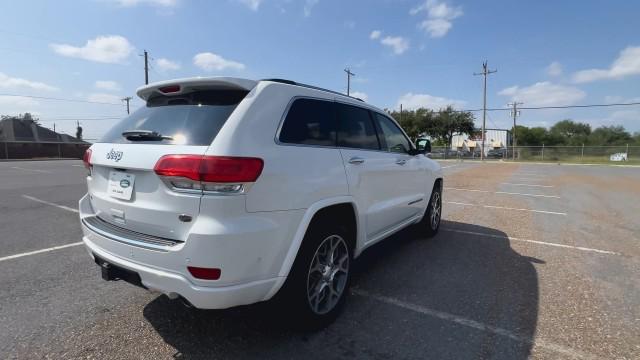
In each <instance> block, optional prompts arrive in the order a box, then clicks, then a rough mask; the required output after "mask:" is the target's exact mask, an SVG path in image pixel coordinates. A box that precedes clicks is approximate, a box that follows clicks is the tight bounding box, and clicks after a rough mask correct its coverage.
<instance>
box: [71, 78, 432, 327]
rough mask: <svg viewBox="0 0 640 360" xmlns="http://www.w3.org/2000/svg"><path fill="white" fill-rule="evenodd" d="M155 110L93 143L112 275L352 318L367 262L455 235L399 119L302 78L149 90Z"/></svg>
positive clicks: (87, 219)
mask: <svg viewBox="0 0 640 360" xmlns="http://www.w3.org/2000/svg"><path fill="white" fill-rule="evenodd" d="M137 94H138V96H139V97H140V98H142V99H143V100H144V101H146V106H144V107H142V108H140V109H139V110H137V111H135V112H134V113H133V114H131V115H130V116H128V117H127V118H125V119H124V120H122V121H121V122H119V123H118V124H117V125H115V126H114V127H113V128H112V129H111V130H110V131H109V132H108V133H107V134H106V135H105V136H104V138H103V139H101V140H100V141H98V142H96V143H95V144H93V145H92V146H91V148H90V149H89V150H87V153H86V154H85V158H84V162H85V165H86V167H87V168H88V170H89V174H88V176H87V185H88V194H87V195H85V196H84V197H83V198H82V199H81V200H80V204H79V205H80V206H79V209H80V219H81V223H82V230H83V233H84V237H83V240H84V243H85V244H86V246H87V248H88V250H89V253H90V254H91V256H92V257H93V258H94V260H95V261H96V263H97V264H98V265H100V267H101V271H102V277H103V278H104V279H106V280H117V279H122V280H125V281H128V282H130V283H133V284H136V285H139V286H142V287H144V288H148V289H153V290H157V291H160V292H162V293H165V294H166V295H168V296H169V298H172V299H177V298H180V299H182V300H184V301H185V302H187V303H188V304H191V305H192V306H194V307H196V308H202V309H222V308H228V307H232V306H237V305H244V304H251V303H256V302H260V301H265V300H268V299H271V298H272V297H274V296H276V295H277V296H278V298H282V299H285V300H286V301H287V304H288V305H289V306H290V307H289V309H294V310H297V311H298V313H299V315H300V317H301V318H304V319H308V320H311V321H323V320H326V319H330V318H332V317H333V316H335V314H336V313H337V311H338V310H339V308H341V305H342V304H343V302H344V298H345V295H346V292H347V289H348V286H349V278H350V276H351V271H352V262H353V259H355V258H356V257H358V255H360V254H361V253H362V251H363V250H364V249H366V248H367V247H369V246H371V245H373V244H375V243H376V242H378V241H380V240H382V239H384V238H386V237H388V236H389V235H391V234H393V233H395V232H397V231H399V230H401V229H403V228H405V227H407V226H409V225H412V224H418V225H417V227H418V228H419V229H421V231H422V232H423V235H425V236H431V235H434V234H435V233H436V232H437V230H438V227H439V225H440V214H441V206H442V205H441V204H442V201H441V193H442V171H441V168H440V166H439V165H438V164H437V163H436V162H434V161H433V160H431V159H429V158H428V157H426V156H425V153H426V152H427V151H429V149H430V147H431V146H430V144H428V143H427V144H424V140H420V143H419V145H420V146H419V147H420V149H418V148H417V147H416V146H414V144H412V142H411V141H410V140H409V138H408V137H407V135H406V134H405V133H404V132H403V131H402V129H401V128H400V127H399V126H398V124H397V123H396V122H395V121H394V120H393V119H392V118H391V117H390V116H389V115H388V114H387V113H385V112H384V111H382V110H380V109H377V108H375V107H373V106H371V105H368V104H366V103H364V102H363V101H361V100H359V99H356V98H352V97H349V96H345V95H342V94H339V93H336V92H333V91H329V90H325V89H321V88H317V87H313V86H309V85H304V84H299V83H295V82H292V81H288V80H280V79H270V80H261V81H253V80H246V79H238V78H226V77H219V78H192V79H180V80H173V81H165V82H161V83H156V84H152V85H148V86H144V87H141V88H140V89H138V91H137Z"/></svg>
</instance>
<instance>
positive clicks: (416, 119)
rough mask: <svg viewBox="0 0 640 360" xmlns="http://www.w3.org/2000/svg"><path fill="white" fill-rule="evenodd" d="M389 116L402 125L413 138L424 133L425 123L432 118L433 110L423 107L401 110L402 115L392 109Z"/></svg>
mask: <svg viewBox="0 0 640 360" xmlns="http://www.w3.org/2000/svg"><path fill="white" fill-rule="evenodd" d="M391 116H392V117H393V118H394V119H396V121H397V122H398V123H399V124H400V126H402V128H403V129H404V131H405V132H406V133H407V135H409V137H410V138H411V139H414V140H415V139H416V138H417V137H419V136H420V135H422V134H424V133H425V131H426V128H427V124H428V123H429V122H431V121H432V119H433V111H431V110H429V109H425V108H420V109H417V110H403V111H402V116H401V115H400V112H399V111H393V112H391Z"/></svg>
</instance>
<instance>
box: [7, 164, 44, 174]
mask: <svg viewBox="0 0 640 360" xmlns="http://www.w3.org/2000/svg"><path fill="white" fill-rule="evenodd" d="M11 168H12V169H16V170H24V171H34V172H39V173H45V174H51V171H46V170H38V169H27V168H23V167H18V166H12V167H11Z"/></svg>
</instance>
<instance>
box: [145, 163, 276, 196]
mask: <svg viewBox="0 0 640 360" xmlns="http://www.w3.org/2000/svg"><path fill="white" fill-rule="evenodd" d="M263 165H264V163H263V161H262V159H258V158H248V157H233V156H202V155H165V156H163V157H161V158H160V160H158V162H157V163H156V166H155V167H154V169H153V170H154V171H155V172H156V174H158V175H160V176H163V177H166V178H167V180H168V181H169V182H170V184H171V186H172V187H173V188H175V189H176V190H193V191H209V192H222V193H238V192H242V191H243V189H244V184H246V183H252V182H255V181H256V180H257V179H258V177H259V176H260V174H261V173H262V167H263Z"/></svg>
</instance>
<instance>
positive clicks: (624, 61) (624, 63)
mask: <svg viewBox="0 0 640 360" xmlns="http://www.w3.org/2000/svg"><path fill="white" fill-rule="evenodd" d="M631 75H640V46H636V47H633V46H629V47H627V48H626V49H624V50H622V51H621V52H620V55H618V58H617V59H616V60H615V61H614V62H613V64H611V66H610V67H609V68H608V69H589V70H582V71H578V72H576V73H575V74H573V81H574V82H576V83H587V82H592V81H596V80H602V79H622V78H624V77H627V76H631Z"/></svg>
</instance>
